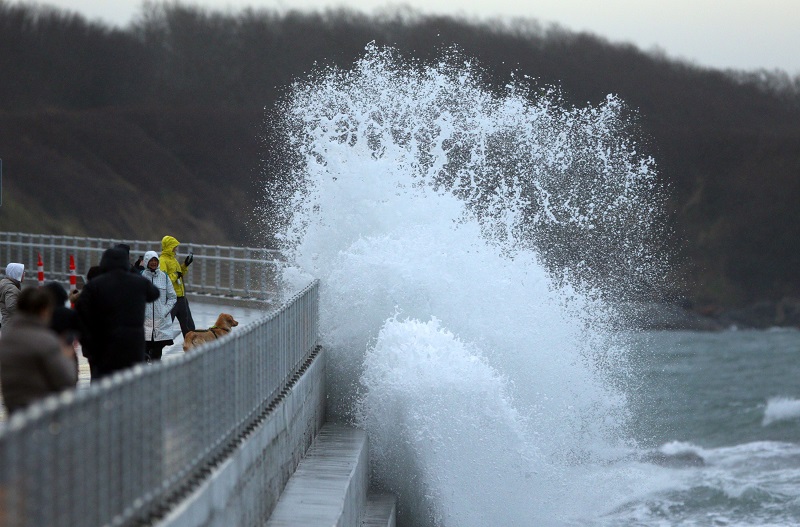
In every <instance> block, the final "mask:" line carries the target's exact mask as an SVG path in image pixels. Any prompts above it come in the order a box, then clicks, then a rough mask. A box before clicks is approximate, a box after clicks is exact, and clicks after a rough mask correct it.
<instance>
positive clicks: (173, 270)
mask: <svg viewBox="0 0 800 527" xmlns="http://www.w3.org/2000/svg"><path fill="white" fill-rule="evenodd" d="M180 244H181V242H179V241H178V240H177V239H175V238H174V237H173V236H169V235H167V236H164V237H163V238H162V239H161V256H160V257H159V259H158V266H159V268H160V269H161V270H162V271H164V273H166V275H167V276H168V277H169V279H170V281H171V282H172V286H173V287H174V288H175V294H176V295H177V297H178V300H177V301H176V302H175V307H173V308H172V311H171V314H172V320H173V321H174V320H175V319H176V318H177V319H178V323H179V324H180V325H181V333H183V336H186V334H187V333H188V332H190V331H194V320H193V319H192V312H191V310H190V309H189V301H188V300H186V288H185V287H184V281H183V277H184V275H185V274H186V271H187V270H188V269H189V266H190V265H191V264H192V260H193V259H194V257H193V255H192V254H191V253H189V255H188V256H187V257H186V258H185V259H184V260H183V263H178V257H177V256H178V246H179V245H180Z"/></svg>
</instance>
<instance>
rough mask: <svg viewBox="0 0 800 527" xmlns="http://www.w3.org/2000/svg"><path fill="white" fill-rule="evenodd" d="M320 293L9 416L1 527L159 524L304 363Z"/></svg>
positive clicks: (2, 432) (0, 457)
mask: <svg viewBox="0 0 800 527" xmlns="http://www.w3.org/2000/svg"><path fill="white" fill-rule="evenodd" d="M106 243H107V241H106V240H104V241H103V243H102V244H101V245H105V244H106ZM0 245H2V244H0ZM195 247H197V246H195ZM4 256H5V254H3V257H4ZM17 261H19V258H17ZM318 291H319V283H318V282H317V281H315V282H313V283H311V284H310V285H309V286H307V287H306V288H305V289H303V290H302V291H300V292H299V293H298V294H297V295H295V296H294V297H292V298H291V299H289V300H288V301H286V302H285V303H284V304H283V307H281V308H280V309H278V310H276V311H273V312H272V313H271V314H269V315H265V317H264V318H263V319H262V320H260V321H257V322H254V323H251V324H249V325H247V326H246V327H244V328H242V329H241V331H237V332H236V333H232V334H231V335H229V336H228V337H226V338H224V339H220V340H218V341H214V342H212V343H209V344H208V345H206V346H204V347H202V348H200V349H198V350H197V351H196V352H193V353H188V354H185V355H181V356H179V357H176V358H175V359H171V360H169V361H162V362H161V363H158V364H153V365H146V366H142V365H140V366H136V367H134V368H131V369H129V370H127V371H124V372H120V373H118V374H116V375H114V376H113V377H110V378H105V379H102V380H101V381H100V382H99V383H94V384H92V385H91V386H90V387H89V388H87V389H84V390H71V391H67V392H64V393H62V394H60V395H58V396H52V397H49V398H47V399H45V400H43V401H41V402H39V403H36V404H34V405H32V406H31V407H29V408H27V409H25V410H23V411H19V412H17V413H15V414H14V415H13V416H12V417H11V418H10V420H9V421H8V422H7V423H6V424H5V425H4V426H2V425H0V526H2V527H33V526H48V527H59V526H65V527H66V526H69V527H82V526H87V527H89V526H98V525H141V524H148V523H150V521H151V520H152V519H154V518H157V517H159V516H160V515H162V514H163V513H164V512H165V503H168V502H170V501H171V500H174V499H175V498H176V496H178V497H179V496H180V495H181V493H183V492H186V490H187V488H190V486H191V483H192V482H193V481H197V479H198V478H200V477H201V476H202V475H203V474H204V472H206V471H207V470H208V468H209V467H210V466H213V465H214V464H215V463H216V462H219V461H220V460H221V459H222V458H224V457H225V455H226V454H227V453H228V452H229V451H230V450H231V449H232V448H233V447H235V445H236V444H237V442H238V441H239V440H240V439H241V437H243V435H244V434H246V432H247V431H248V430H251V429H252V427H253V426H254V425H255V424H256V423H258V422H259V420H260V419H261V418H263V417H264V416H265V415H267V414H268V412H269V410H270V409H271V408H272V405H273V404H274V401H275V400H276V399H277V398H278V397H279V396H280V393H281V391H282V390H284V389H285V388H286V387H287V386H288V385H289V383H290V382H291V379H292V377H294V376H295V375H296V374H297V373H298V372H299V371H300V370H301V368H302V367H303V365H304V364H305V363H307V361H309V359H310V357H312V356H313V354H314V351H315V348H316V346H317V331H318V319H319V303H318V295H319V293H318Z"/></svg>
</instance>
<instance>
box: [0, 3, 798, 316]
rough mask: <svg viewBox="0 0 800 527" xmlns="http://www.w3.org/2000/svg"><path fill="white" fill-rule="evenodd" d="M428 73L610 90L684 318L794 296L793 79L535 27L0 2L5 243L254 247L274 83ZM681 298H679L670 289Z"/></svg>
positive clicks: (594, 93) (578, 97)
mask: <svg viewBox="0 0 800 527" xmlns="http://www.w3.org/2000/svg"><path fill="white" fill-rule="evenodd" d="M371 41H375V42H376V43H377V44H379V45H383V44H386V45H391V46H394V47H396V48H397V49H398V50H399V51H400V52H401V53H403V54H406V55H409V56H413V57H416V58H417V59H419V60H422V61H425V60H435V59H436V58H437V57H438V56H439V55H440V53H441V50H442V49H445V48H448V47H449V46H451V45H453V44H455V45H457V46H458V48H459V49H460V50H461V51H462V52H463V54H464V55H465V56H469V57H474V58H475V59H476V60H477V61H478V62H479V63H480V64H481V66H482V67H483V68H484V69H485V71H486V75H487V79H486V81H487V83H489V85H491V86H494V87H495V88H496V89H497V90H502V89H503V86H504V85H505V84H506V83H507V82H508V79H509V78H510V77H511V74H512V72H519V73H523V74H527V75H530V76H532V77H535V78H537V79H538V81H539V82H540V83H541V84H545V85H547V84H550V85H556V86H560V87H561V88H562V89H563V92H564V96H565V97H566V98H567V100H568V101H570V102H572V103H574V104H576V105H579V106H582V105H585V104H586V102H587V101H588V102H591V103H593V104H596V103H599V102H601V101H602V100H604V99H605V97H606V95H607V94H609V93H614V94H617V95H619V96H620V97H621V98H622V99H623V100H624V101H626V102H627V103H628V105H629V106H631V107H632V108H634V109H636V110H637V111H638V114H639V118H638V126H639V128H640V129H641V134H642V140H643V143H644V145H645V147H646V149H647V150H648V152H647V153H649V154H651V155H652V156H653V157H654V158H655V159H656V161H657V163H658V167H659V172H660V177H662V178H663V179H664V180H665V181H666V182H667V183H668V185H669V188H670V189H671V195H670V201H669V205H670V212H671V214H672V219H673V221H674V227H675V230H676V232H677V233H678V235H679V238H681V239H683V240H684V243H683V244H682V247H681V249H680V253H679V257H678V258H677V259H676V262H677V263H678V265H679V266H680V267H679V274H681V275H682V276H683V278H684V280H683V283H682V284H680V287H679V290H678V293H679V294H684V295H685V296H686V297H687V298H688V299H689V300H691V301H693V302H694V303H696V304H697V305H702V304H719V305H737V304H745V303H751V302H754V301H757V300H765V299H769V300H778V299H780V298H783V297H787V296H788V297H800V281H798V280H797V279H795V273H796V269H798V268H800V247H798V244H797V243H795V241H796V240H798V238H800V221H797V220H798V219H800V218H798V216H799V215H800V207H798V205H797V204H798V203H799V202H800V201H799V200H800V79H797V78H795V79H792V78H789V77H788V76H787V75H785V74H782V73H780V72H750V73H744V72H720V71H714V70H709V69H704V68H700V67H696V66H693V65H690V64H686V63H682V62H677V61H673V60H669V59H668V58H666V57H664V56H659V55H654V54H652V53H645V52H642V51H640V50H638V49H636V48H635V47H633V46H630V45H617V44H612V43H609V42H608V41H606V40H604V39H602V38H600V37H597V36H592V35H587V34H575V33H570V32H567V31H564V30H559V29H556V28H542V27H540V26H539V25H537V24H536V23H535V22H534V21H527V22H526V21H517V22H513V23H512V22H506V23H500V22H497V23H480V24H479V23H472V22H468V21H464V20H457V19H452V18H447V17H421V16H417V15H415V14H413V13H409V12H406V11H401V12H397V13H394V14H391V15H386V16H385V17H380V18H368V17H366V16H363V15H360V14H355V13H352V12H346V11H336V12H328V13H325V14H304V13H297V12H290V13H286V14H277V13H274V12H270V11H260V12H259V11H244V12H242V13H240V14H237V15H222V14H218V13H211V12H206V11H203V10H200V9H196V8H189V7H183V6H180V5H176V4H168V5H150V6H149V7H147V8H145V10H144V11H143V12H142V13H141V15H140V17H139V18H138V19H137V21H136V22H135V23H134V24H132V25H131V26H130V27H128V28H125V29H124V30H123V29H113V28H110V27H106V26H104V25H100V24H97V23H92V22H88V21H87V20H85V19H83V18H82V17H80V16H77V15H74V14H70V13H66V12H63V11H57V10H53V9H48V8H40V7H29V6H20V5H17V4H10V3H8V2H5V1H3V0H0V72H2V77H0V158H2V160H3V169H4V170H3V172H4V173H3V202H2V207H0V230H19V231H24V232H44V233H54V234H74V235H88V236H109V237H119V238H125V239H130V238H139V239H147V238H160V237H161V236H162V235H163V234H166V233H169V234H173V235H175V236H176V237H178V239H186V240H191V241H194V242H197V243H230V244H248V245H262V244H264V243H267V242H265V240H268V237H265V236H264V235H263V233H262V232H260V231H259V229H256V228H255V223H252V222H253V221H254V220H255V217H254V213H253V212H252V211H254V210H255V208H256V205H257V203H258V200H259V196H260V193H261V189H262V188H263V186H264V185H266V184H269V178H270V174H269V166H270V164H269V163H266V162H265V160H266V158H268V156H269V155H270V152H271V151H272V150H271V148H270V147H271V145H270V144H269V139H268V137H269V135H268V134H267V128H268V127H267V125H266V124H265V122H264V120H265V116H266V115H267V113H266V111H268V110H269V109H271V108H272V107H273V105H274V103H275V101H276V100H278V98H279V97H280V96H281V94H282V93H283V90H285V87H286V86H288V85H289V84H290V83H291V82H292V80H293V79H296V78H298V77H302V76H303V75H304V74H306V73H307V72H309V71H311V70H312V69H314V68H315V67H316V66H319V65H327V64H335V65H338V66H341V67H348V66H349V65H350V64H352V62H353V61H354V60H356V59H357V58H358V57H360V56H361V55H362V54H363V52H364V47H365V45H366V44H367V43H369V42H371ZM681 288H682V290H681Z"/></svg>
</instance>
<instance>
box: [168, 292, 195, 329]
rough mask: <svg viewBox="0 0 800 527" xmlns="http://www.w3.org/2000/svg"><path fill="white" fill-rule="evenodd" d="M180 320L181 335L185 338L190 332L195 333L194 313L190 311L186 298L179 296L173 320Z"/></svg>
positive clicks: (173, 311)
mask: <svg viewBox="0 0 800 527" xmlns="http://www.w3.org/2000/svg"><path fill="white" fill-rule="evenodd" d="M176 318H177V319H178V323H179V324H180V325H181V333H183V336H184V337H185V336H186V334H187V333H189V332H190V331H194V319H193V318H192V312H191V310H189V301H188V300H186V297H185V296H179V297H178V301H177V302H175V307H173V308H172V320H173V321H174V320H175V319H176Z"/></svg>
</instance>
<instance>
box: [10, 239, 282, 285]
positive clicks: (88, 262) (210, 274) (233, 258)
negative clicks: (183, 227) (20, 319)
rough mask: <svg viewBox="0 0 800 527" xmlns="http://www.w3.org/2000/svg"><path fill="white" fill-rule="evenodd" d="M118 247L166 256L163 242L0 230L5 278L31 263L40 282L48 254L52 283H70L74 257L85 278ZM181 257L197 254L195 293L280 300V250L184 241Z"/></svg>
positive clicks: (191, 275) (189, 279)
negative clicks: (13, 266)
mask: <svg viewBox="0 0 800 527" xmlns="http://www.w3.org/2000/svg"><path fill="white" fill-rule="evenodd" d="M117 243H126V244H128V245H129V246H130V247H131V259H132V260H135V259H136V258H137V257H138V256H141V255H143V254H144V253H145V252H146V251H147V250H156V252H158V253H160V252H161V241H160V240H158V241H147V240H126V239H112V238H88V237H81V236H63V235H46V234H27V233H20V232H0V274H2V273H3V272H4V270H5V264H6V263H8V262H12V261H14V262H19V263H23V264H24V265H25V270H26V281H32V280H35V278H36V275H35V273H36V265H37V263H38V254H42V256H43V259H44V262H43V263H44V266H45V275H46V279H47V280H55V281H58V282H62V283H65V284H66V283H68V279H69V275H70V273H69V269H68V256H69V255H73V256H74V257H75V263H76V266H77V269H76V274H77V275H78V276H81V277H84V276H85V275H86V272H87V271H88V270H89V268H90V267H91V266H92V265H97V264H98V263H99V262H100V256H101V255H102V253H103V251H105V250H106V249H108V248H109V247H112V246H113V245H115V244H117ZM181 247H182V251H181V255H179V257H181V256H183V255H185V254H188V251H192V252H194V263H193V264H192V265H191V266H189V269H188V271H187V273H186V276H185V281H186V284H187V285H188V290H189V291H190V292H196V293H202V294H212V295H220V296H239V297H243V298H256V299H260V300H274V298H275V291H276V289H277V287H276V276H277V274H278V269H279V267H280V266H281V265H283V264H284V263H285V259H284V258H283V255H282V253H281V252H280V251H279V250H277V249H268V248H256V247H236V246H226V245H207V244H195V243H189V242H182V243H181Z"/></svg>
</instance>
